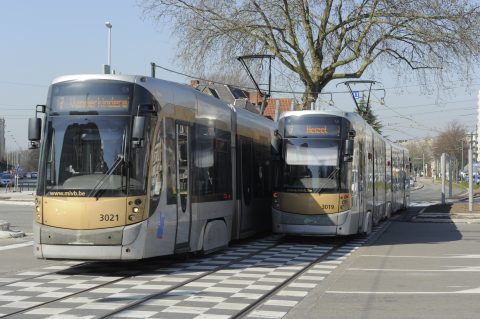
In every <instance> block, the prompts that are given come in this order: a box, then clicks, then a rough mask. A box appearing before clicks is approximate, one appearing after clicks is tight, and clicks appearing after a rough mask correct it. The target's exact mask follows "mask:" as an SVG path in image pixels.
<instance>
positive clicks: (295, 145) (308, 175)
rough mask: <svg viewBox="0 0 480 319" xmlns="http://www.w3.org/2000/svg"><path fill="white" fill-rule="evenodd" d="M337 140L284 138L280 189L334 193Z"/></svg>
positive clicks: (337, 180)
mask: <svg viewBox="0 0 480 319" xmlns="http://www.w3.org/2000/svg"><path fill="white" fill-rule="evenodd" d="M340 145H341V141H340V140H331V139H330V140H327V139H303V138H298V139H288V140H286V141H285V167H284V170H283V188H284V190H286V191H293V192H316V193H319V192H328V191H331V192H335V191H338V190H339V189H340V188H342V187H343V186H344V185H345V181H342V180H340V179H341V178H343V177H342V175H341V174H340V165H342V164H341V163H340V161H339V153H340V152H339V147H340Z"/></svg>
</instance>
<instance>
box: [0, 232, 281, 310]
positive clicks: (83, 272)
mask: <svg viewBox="0 0 480 319" xmlns="http://www.w3.org/2000/svg"><path fill="white" fill-rule="evenodd" d="M270 237H273V238H275V237H278V236H270ZM267 238H268V237H267ZM263 240H265V239H263ZM266 240H268V239H266ZM277 241H281V238H279V239H277ZM245 245H248V242H247V243H244V244H240V245H239V247H242V246H245ZM275 245H276V243H275V239H274V244H272V245H270V246H268V247H266V248H263V249H260V250H257V251H254V252H252V253H250V254H248V255H246V256H243V257H238V258H237V259H234V260H232V261H231V262H229V263H228V264H226V267H228V266H229V265H231V264H234V263H237V262H240V261H241V260H243V259H246V258H249V257H251V256H253V255H255V254H257V253H259V252H261V251H263V250H266V249H268V248H270V247H273V246H275ZM235 249H238V247H237V246H233V247H232V248H228V249H227V250H226V251H229V250H235ZM216 257H219V258H221V257H222V252H221V253H220V254H217V255H214V256H213V257H210V256H206V259H207V260H208V259H215V258H216ZM204 260H205V259H204ZM200 261H202V259H200ZM142 262H143V263H144V262H145V260H143V261H139V262H137V263H142ZM105 264H108V265H114V264H117V265H121V263H103V262H100V264H98V262H87V263H82V264H80V265H75V266H73V267H71V268H69V269H68V272H71V271H72V270H74V273H73V274H70V275H73V276H75V275H88V274H90V271H86V270H85V269H83V270H82V269H81V268H82V267H85V266H86V265H93V267H92V269H91V272H93V273H95V272H97V273H100V274H101V272H99V271H98V270H99V268H104V265H105ZM175 264H179V265H180V264H185V263H178V262H177V263H175V262H173V263H172V260H169V261H168V260H161V261H160V262H156V263H155V264H154V265H150V266H149V267H147V268H149V269H148V270H144V269H143V270H138V271H136V272H134V274H131V271H129V272H130V275H128V276H121V272H122V270H120V271H119V274H118V275H120V276H119V278H117V279H114V280H110V281H106V282H104V283H102V284H98V285H94V286H92V287H89V288H87V289H83V290H79V291H77V292H74V293H71V294H68V295H66V296H64V297H61V298H53V299H51V300H49V301H46V302H43V303H40V304H36V305H34V306H31V307H25V308H22V309H20V310H18V311H12V312H9V313H7V314H3V313H2V311H1V310H0V318H14V317H15V316H16V315H22V314H25V313H27V312H29V311H31V310H34V309H38V308H41V307H44V306H47V305H50V304H52V303H55V302H62V301H64V300H67V299H68V298H72V297H75V296H79V295H81V294H85V293H88V292H91V291H94V290H96V289H100V288H102V287H107V286H109V285H113V284H115V283H119V282H121V281H124V280H126V279H129V278H135V277H138V276H141V275H147V274H151V273H152V271H155V270H160V271H168V269H170V268H171V266H174V265H175ZM186 264H187V265H188V262H187V263H186ZM95 265H96V266H95ZM162 266H164V267H162ZM165 266H166V267H165ZM159 267H161V268H159ZM222 267H223V266H222V265H220V266H218V267H217V269H215V270H212V271H208V272H206V273H204V274H200V275H198V276H195V277H194V278H192V279H189V280H187V281H184V282H181V283H179V284H176V285H173V286H172V287H171V288H169V289H166V290H164V291H162V292H159V293H157V294H154V295H152V296H150V298H144V299H145V300H143V302H144V301H146V300H148V299H151V298H153V297H155V296H156V295H161V294H164V293H167V292H168V291H172V290H174V289H177V288H178V287H181V286H183V285H185V284H188V283H190V282H193V281H195V280H198V279H200V278H202V277H205V276H207V275H209V274H211V273H213V272H215V271H217V270H218V269H221V268H222ZM77 270H78V271H77ZM64 272H65V270H63V271H60V272H58V271H57V272H48V273H44V274H42V275H37V276H30V277H28V278H23V279H19V280H14V281H11V282H8V283H5V284H4V285H2V286H0V289H1V288H2V287H3V288H5V287H8V286H9V285H16V284H20V283H22V282H23V283H25V282H28V281H30V280H38V279H41V278H46V277H51V276H54V275H60V276H61V274H62V273H64ZM115 275H116V274H115V273H113V274H112V273H109V274H106V275H105V277H107V276H108V277H114V276H115ZM4 299H5V298H4ZM0 300H1V298H0ZM135 304H138V302H133V303H132V305H129V307H132V306H134V305H135ZM122 308H123V307H122ZM127 308H128V307H127ZM120 311H122V309H120V310H119V311H115V312H112V314H114V313H117V312H120ZM110 315H111V314H108V316H110ZM103 317H104V316H100V317H99V318H103Z"/></svg>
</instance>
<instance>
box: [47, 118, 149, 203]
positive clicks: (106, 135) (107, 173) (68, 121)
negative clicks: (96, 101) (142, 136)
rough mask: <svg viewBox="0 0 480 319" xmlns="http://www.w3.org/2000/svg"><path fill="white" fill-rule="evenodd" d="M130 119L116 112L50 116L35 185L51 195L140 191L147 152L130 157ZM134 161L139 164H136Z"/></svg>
mask: <svg viewBox="0 0 480 319" xmlns="http://www.w3.org/2000/svg"><path fill="white" fill-rule="evenodd" d="M129 123H130V117H129V116H120V115H117V116H112V115H110V116H95V115H94V116H91V115H90V116H54V117H51V118H50V119H49V120H48V122H47V132H46V136H45V146H44V147H45V150H44V152H43V154H44V156H43V158H42V159H41V162H42V164H41V167H43V168H44V171H43V174H42V175H43V176H41V180H40V181H39V188H40V189H42V188H43V192H44V194H45V195H49V196H73V197H99V196H125V195H127V194H130V195H132V194H133V195H136V194H141V193H143V192H144V187H145V185H144V183H143V182H141V181H142V180H144V176H143V175H144V174H145V172H144V170H145V169H144V167H146V165H144V163H143V162H142V161H144V158H145V154H143V152H144V151H142V150H143V149H142V148H139V149H138V150H136V152H134V153H132V154H131V155H130V156H128V149H127V148H128V145H129V143H127V132H129V126H130V124H129ZM140 153H142V154H140ZM138 161H140V162H142V163H139V165H136V163H137V162H138ZM40 184H41V185H40Z"/></svg>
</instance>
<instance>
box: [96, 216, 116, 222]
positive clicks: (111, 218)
mask: <svg viewBox="0 0 480 319" xmlns="http://www.w3.org/2000/svg"><path fill="white" fill-rule="evenodd" d="M100 221H101V222H118V214H100Z"/></svg>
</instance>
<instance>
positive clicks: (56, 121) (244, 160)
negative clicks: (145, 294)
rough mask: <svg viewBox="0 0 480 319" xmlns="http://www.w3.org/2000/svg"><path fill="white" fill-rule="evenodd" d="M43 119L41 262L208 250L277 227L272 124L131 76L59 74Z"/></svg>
mask: <svg viewBox="0 0 480 319" xmlns="http://www.w3.org/2000/svg"><path fill="white" fill-rule="evenodd" d="M41 112H43V113H44V114H43V115H40V116H37V117H36V118H35V119H31V120H30V121H29V139H30V141H31V144H32V145H33V146H34V147H35V146H40V160H39V177H38V186H37V193H36V199H35V210H36V211H35V215H34V227H33V236H34V252H35V255H36V256H37V257H38V258H53V259H55V258H62V259H91V260H135V259H142V258H148V257H154V256H161V255H170V254H175V253H184V252H198V251H201V252H210V251H214V250H217V249H221V248H223V247H225V246H227V245H228V243H229V241H230V240H232V239H237V238H242V237H246V236H249V235H251V234H253V233H256V232H259V231H263V230H269V229H270V228H271V219H270V210H269V207H270V203H271V191H272V183H271V161H270V157H271V156H270V154H271V147H272V138H273V131H274V123H273V122H272V121H270V120H268V119H265V118H263V117H261V116H259V115H255V114H253V113H251V112H249V111H246V110H244V109H238V108H235V107H233V106H231V105H228V104H227V103H225V102H223V101H221V100H219V99H216V98H214V97H211V96H207V95H205V94H203V93H200V92H199V91H197V90H195V89H193V88H191V87H188V86H186V85H181V84H177V83H173V82H168V81H163V80H159V79H155V78H150V77H144V76H127V75H73V76H63V77H59V78H57V79H55V80H54V81H53V83H52V85H51V86H50V89H49V93H48V98H47V103H46V105H45V106H37V114H38V113H41Z"/></svg>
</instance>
